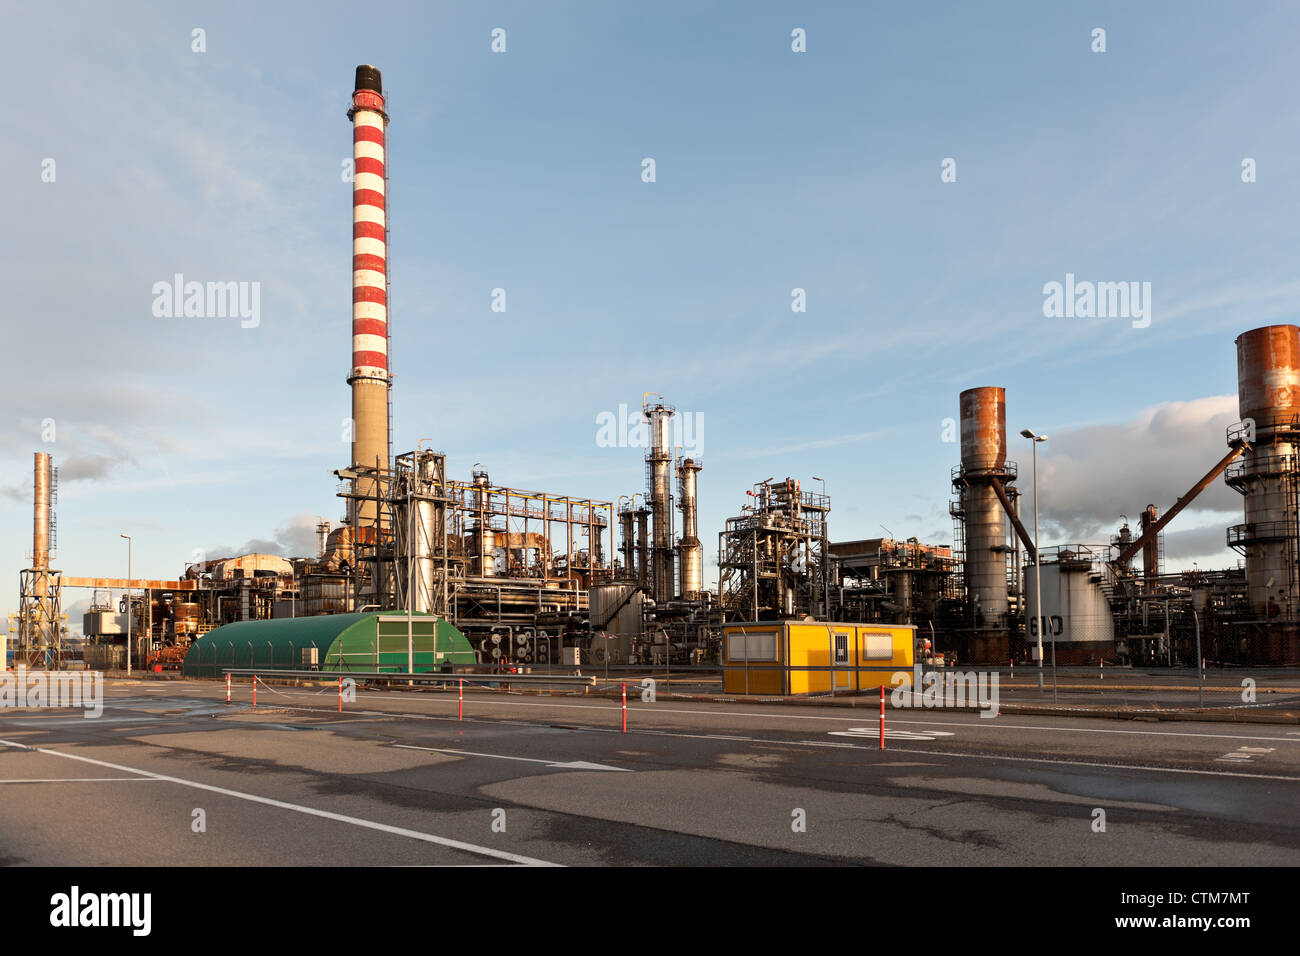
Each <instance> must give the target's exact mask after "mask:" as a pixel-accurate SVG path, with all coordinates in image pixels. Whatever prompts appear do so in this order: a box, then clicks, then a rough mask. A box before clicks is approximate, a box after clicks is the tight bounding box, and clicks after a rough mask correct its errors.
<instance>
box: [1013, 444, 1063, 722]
mask: <svg viewBox="0 0 1300 956" xmlns="http://www.w3.org/2000/svg"><path fill="white" fill-rule="evenodd" d="M1020 434H1021V436H1022V437H1024V438H1028V439H1029V440H1030V441H1032V442H1033V443H1034V591H1035V596H1034V616H1035V618H1036V620H1035V621H1034V630H1035V631H1037V632H1038V689H1039V690H1042V689H1043V554H1042V552H1041V551H1039V550H1038V443H1039V442H1043V441H1047V436H1046V435H1035V434H1034V433H1033V432H1032V431H1030V430H1029V429H1028V428H1025V429H1021V432H1020ZM1052 700H1053V701H1055V700H1056V640H1055V638H1053V640H1052Z"/></svg>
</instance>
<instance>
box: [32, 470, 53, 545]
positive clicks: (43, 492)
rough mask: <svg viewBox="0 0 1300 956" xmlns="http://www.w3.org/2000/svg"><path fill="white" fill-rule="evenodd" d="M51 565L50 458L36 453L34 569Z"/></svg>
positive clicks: (33, 501)
mask: <svg viewBox="0 0 1300 956" xmlns="http://www.w3.org/2000/svg"><path fill="white" fill-rule="evenodd" d="M49 565H50V456H49V455H48V454H46V453H45V452H43V451H38V452H36V462H35V474H34V476H33V496H32V567H34V568H47V567H49Z"/></svg>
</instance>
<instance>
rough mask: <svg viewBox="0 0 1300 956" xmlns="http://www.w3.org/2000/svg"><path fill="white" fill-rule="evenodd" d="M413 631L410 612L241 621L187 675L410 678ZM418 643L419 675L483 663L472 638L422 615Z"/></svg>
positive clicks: (213, 641) (194, 652) (212, 642)
mask: <svg viewBox="0 0 1300 956" xmlns="http://www.w3.org/2000/svg"><path fill="white" fill-rule="evenodd" d="M406 626H407V620H406V612H405V611H379V612H370V613H366V614H323V615H319V616H317V617H296V618H278V619H275V620H270V621H239V622H237V623H234V624H226V625H224V626H223V627H218V628H216V629H215V630H212V631H209V632H208V633H207V634H204V635H203V636H202V637H200V638H199V639H198V640H196V641H195V642H194V643H193V644H191V645H190V649H189V651H188V652H187V653H186V655H185V662H184V664H183V665H182V668H181V671H182V673H184V674H185V675H186V676H187V677H220V676H222V672H223V670H224V668H227V667H246V668H247V667H265V668H267V669H269V670H320V671H330V672H339V673H345V674H346V673H348V672H349V671H390V672H394V673H406V666H407V642H406V636H407V631H406ZM411 636H412V640H413V643H414V647H415V671H416V673H420V672H423V671H440V670H442V669H443V668H444V667H446V666H448V665H450V666H453V667H460V666H468V665H472V664H477V663H478V655H477V654H475V653H474V649H473V648H472V647H471V646H470V643H469V641H468V640H466V639H465V635H464V634H462V633H461V632H460V630H459V629H458V628H456V627H455V626H454V625H452V624H451V623H450V622H448V621H445V620H443V619H442V618H438V617H430V616H428V615H415V616H414V617H413V618H412V619H411Z"/></svg>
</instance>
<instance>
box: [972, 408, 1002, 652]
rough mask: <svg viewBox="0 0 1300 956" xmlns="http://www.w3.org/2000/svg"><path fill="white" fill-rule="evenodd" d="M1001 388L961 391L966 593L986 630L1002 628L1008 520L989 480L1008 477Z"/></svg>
mask: <svg viewBox="0 0 1300 956" xmlns="http://www.w3.org/2000/svg"><path fill="white" fill-rule="evenodd" d="M1006 461H1007V398H1006V390H1005V389H1002V388H997V387H985V388H970V389H967V390H966V391H964V392H962V393H961V479H962V483H961V485H960V487H961V501H962V510H963V511H964V512H965V516H966V567H965V576H966V592H967V594H969V595H970V599H971V601H972V602H973V603H974V604H975V605H976V607H978V609H979V618H980V621H981V623H982V624H983V625H984V626H985V627H999V626H1005V622H1006V615H1007V604H1008V601H1007V551H1008V548H1007V518H1006V514H1005V513H1004V511H1003V510H1002V504H1001V502H1000V501H998V496H997V492H996V491H994V490H993V486H992V484H991V483H990V481H989V479H990V478H998V479H1000V480H1003V481H1007V480H1009V479H1010V475H1009V474H1008V473H1007V468H1006Z"/></svg>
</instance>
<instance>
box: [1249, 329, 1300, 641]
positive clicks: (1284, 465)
mask: <svg viewBox="0 0 1300 956" xmlns="http://www.w3.org/2000/svg"><path fill="white" fill-rule="evenodd" d="M1237 407H1238V410H1239V413H1240V415H1241V418H1242V420H1243V421H1246V420H1248V419H1249V420H1253V422H1254V434H1255V440H1254V441H1253V442H1252V443H1251V448H1250V450H1249V451H1248V452H1246V453H1245V456H1244V459H1245V460H1244V462H1243V464H1242V472H1241V479H1242V487H1243V488H1244V491H1245V519H1246V524H1245V527H1244V528H1243V529H1242V532H1243V537H1242V539H1241V544H1242V546H1243V547H1244V549H1245V552H1246V587H1247V591H1248V594H1249V600H1250V604H1251V608H1252V609H1253V611H1254V612H1255V614H1257V615H1258V616H1260V617H1263V618H1276V617H1283V618H1292V617H1294V616H1295V615H1296V613H1297V610H1300V609H1297V608H1296V607H1295V601H1296V597H1297V596H1296V594H1295V593H1294V590H1293V585H1294V583H1295V581H1296V569H1295V568H1294V567H1293V558H1292V552H1293V548H1294V545H1295V537H1296V530H1297V525H1296V517H1297V516H1296V511H1295V502H1294V495H1293V493H1292V492H1293V490H1294V483H1295V481H1296V480H1297V475H1296V474H1295V472H1296V459H1295V455H1296V447H1295V445H1294V444H1293V439H1294V436H1295V434H1296V432H1297V428H1296V425H1295V424H1293V422H1294V421H1295V419H1296V416H1297V415H1300V328H1298V327H1296V326H1294V325H1268V326H1264V327H1263V328H1258V329H1252V330H1251V331H1249V332H1243V333H1242V334H1241V335H1239V336H1237ZM1247 435H1249V430H1248V431H1247Z"/></svg>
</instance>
